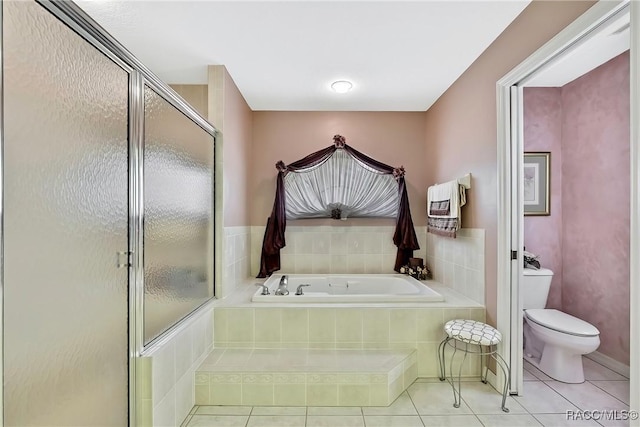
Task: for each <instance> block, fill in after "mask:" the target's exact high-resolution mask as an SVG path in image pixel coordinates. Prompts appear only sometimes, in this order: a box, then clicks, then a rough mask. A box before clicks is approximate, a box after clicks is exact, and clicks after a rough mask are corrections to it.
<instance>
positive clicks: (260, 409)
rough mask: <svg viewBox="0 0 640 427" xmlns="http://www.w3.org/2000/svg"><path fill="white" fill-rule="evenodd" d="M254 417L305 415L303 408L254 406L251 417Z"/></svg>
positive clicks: (305, 409) (305, 411)
mask: <svg viewBox="0 0 640 427" xmlns="http://www.w3.org/2000/svg"><path fill="white" fill-rule="evenodd" d="M254 415H307V408H306V407H304V406H254V407H253V411H251V416H252V417H253V416H254Z"/></svg>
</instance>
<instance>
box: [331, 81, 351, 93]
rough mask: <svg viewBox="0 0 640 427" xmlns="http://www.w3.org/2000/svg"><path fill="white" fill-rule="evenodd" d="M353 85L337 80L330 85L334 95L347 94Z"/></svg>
mask: <svg viewBox="0 0 640 427" xmlns="http://www.w3.org/2000/svg"><path fill="white" fill-rule="evenodd" d="M352 87H353V84H352V83H351V82H349V81H346V80H338V81H336V82H333V83H331V89H333V91H334V92H336V93H347V92H349V91H350V90H351V88H352Z"/></svg>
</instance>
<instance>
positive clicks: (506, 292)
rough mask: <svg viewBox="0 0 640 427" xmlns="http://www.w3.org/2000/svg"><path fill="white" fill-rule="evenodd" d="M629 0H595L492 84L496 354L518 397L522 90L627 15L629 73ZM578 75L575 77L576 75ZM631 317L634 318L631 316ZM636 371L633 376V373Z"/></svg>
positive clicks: (634, 22) (633, 15) (633, 19)
mask: <svg viewBox="0 0 640 427" xmlns="http://www.w3.org/2000/svg"><path fill="white" fill-rule="evenodd" d="M631 3H632V4H631V5H630V4H629V2H622V3H616V4H612V3H610V2H599V3H597V4H596V5H594V6H593V7H592V8H591V9H589V10H588V11H587V12H586V13H585V14H583V15H582V16H581V17H580V18H578V19H577V20H576V21H575V22H574V23H572V24H571V25H569V26H568V27H567V28H566V29H565V30H564V31H562V32H561V33H560V34H558V35H557V36H556V37H554V38H553V39H552V40H551V41H550V42H548V43H547V44H546V45H544V46H543V47H542V48H540V49H539V50H538V51H537V52H535V53H534V54H533V55H531V56H530V57H529V58H527V59H526V60H525V61H524V62H523V63H521V64H520V65H519V66H518V67H516V68H515V69H514V70H512V71H511V72H510V73H509V74H507V75H505V76H504V77H503V78H502V79H501V80H500V81H499V82H498V84H497V89H498V156H499V158H498V177H499V178H498V180H499V195H498V199H499V201H498V212H499V221H498V223H499V227H498V319H497V323H498V328H499V329H500V330H503V331H505V332H506V334H505V335H507V337H506V338H507V339H506V340H505V345H504V346H503V347H502V349H501V350H500V351H501V352H502V354H503V356H504V357H505V358H506V359H507V360H509V361H510V362H511V369H512V381H511V384H510V389H511V392H512V394H520V393H521V392H522V389H523V362H522V355H523V354H522V353H523V350H522V349H523V347H522V327H523V322H522V315H521V313H522V293H521V292H520V286H519V285H520V277H521V275H522V270H523V255H522V250H521V248H522V246H523V241H524V240H523V234H524V231H523V229H524V227H523V218H524V217H523V210H524V202H523V191H524V186H523V152H524V150H523V87H524V86H527V83H528V82H531V81H532V79H534V78H535V77H536V75H540V74H541V73H542V72H543V71H544V70H547V69H549V68H551V67H553V66H554V64H557V63H559V62H560V61H562V58H566V57H567V56H568V55H571V53H572V52H573V51H575V50H576V49H577V48H579V46H581V45H583V44H584V43H586V42H587V41H588V40H590V39H592V38H593V37H594V36H595V35H597V34H598V32H599V31H601V30H602V29H603V28H605V27H606V26H608V25H611V24H612V23H614V22H616V21H617V20H620V19H621V18H622V17H624V15H626V14H630V33H631V52H630V62H631V70H634V69H635V67H636V65H635V64H636V62H637V61H638V55H637V53H636V52H635V50H634V48H633V46H634V44H635V43H636V40H637V39H638V35H639V32H638V24H639V23H640V21H639V20H638V16H639V15H640V13H639V10H638V5H636V4H633V2H631ZM576 77H577V76H576ZM630 77H631V129H632V132H631V147H630V150H631V151H630V152H631V191H630V193H631V194H630V196H631V224H630V241H631V248H630V259H631V260H634V259H637V258H638V256H639V252H638V238H639V237H638V234H639V229H638V216H639V212H638V186H637V180H638V166H639V165H640V159H638V141H637V138H638V134H637V118H636V117H635V116H634V112H635V111H637V102H638V92H637V89H638V82H637V76H635V73H634V72H633V71H632V72H631V73H630ZM630 292H631V297H630V300H631V301H630V306H631V310H630V312H631V321H630V326H631V333H630V338H631V339H630V354H631V361H630V370H631V376H630V378H631V384H630V388H631V393H630V394H631V399H630V408H631V409H635V410H637V409H638V407H639V406H640V404H639V402H640V393H639V390H638V387H639V382H640V381H639V378H640V377H639V376H638V375H637V369H638V355H639V354H638V337H637V335H638V332H637V329H635V328H637V324H638V318H637V314H636V312H637V309H638V308H639V307H640V302H639V301H638V299H639V298H638V292H639V274H638V268H637V266H635V265H634V263H633V262H631V270H630ZM634 316H635V317H634ZM634 373H635V374H634Z"/></svg>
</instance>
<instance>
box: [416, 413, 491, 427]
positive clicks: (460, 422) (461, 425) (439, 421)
mask: <svg viewBox="0 0 640 427" xmlns="http://www.w3.org/2000/svg"><path fill="white" fill-rule="evenodd" d="M422 422H423V423H424V425H425V426H426V427H482V423H481V422H480V420H479V419H478V417H476V416H475V415H449V416H428V415H422Z"/></svg>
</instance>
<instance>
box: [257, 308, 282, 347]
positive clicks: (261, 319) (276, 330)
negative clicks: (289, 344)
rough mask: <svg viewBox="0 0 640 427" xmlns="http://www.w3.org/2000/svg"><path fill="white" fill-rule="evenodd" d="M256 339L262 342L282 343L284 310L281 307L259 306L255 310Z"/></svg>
mask: <svg viewBox="0 0 640 427" xmlns="http://www.w3.org/2000/svg"><path fill="white" fill-rule="evenodd" d="M254 318H255V341H256V342H262V343H278V344H279V343H280V342H281V341H282V340H281V329H282V310H281V309H279V308H257V309H255V310H254Z"/></svg>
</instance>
